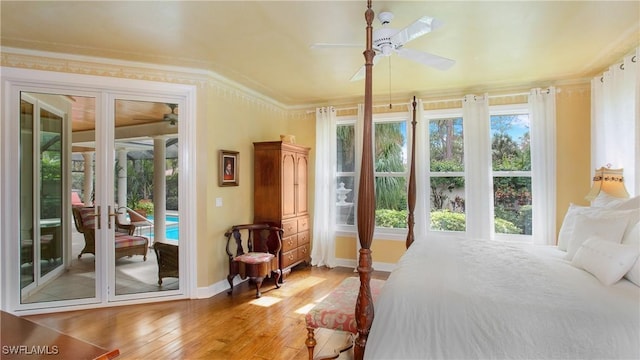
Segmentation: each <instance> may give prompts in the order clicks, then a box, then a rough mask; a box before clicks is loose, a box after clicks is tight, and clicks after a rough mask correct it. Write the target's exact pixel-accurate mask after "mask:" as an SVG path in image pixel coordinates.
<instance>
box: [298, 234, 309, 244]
mask: <svg viewBox="0 0 640 360" xmlns="http://www.w3.org/2000/svg"><path fill="white" fill-rule="evenodd" d="M309 238H310V237H309V231H302V232H299V233H298V245H303V244H308V243H309V242H310V241H309Z"/></svg>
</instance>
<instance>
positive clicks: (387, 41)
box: [312, 11, 455, 81]
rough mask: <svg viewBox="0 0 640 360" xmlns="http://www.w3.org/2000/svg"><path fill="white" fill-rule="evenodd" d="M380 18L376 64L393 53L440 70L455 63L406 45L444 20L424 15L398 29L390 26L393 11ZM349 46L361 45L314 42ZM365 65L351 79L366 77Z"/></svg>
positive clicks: (315, 46) (333, 45) (374, 61)
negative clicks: (380, 25)
mask: <svg viewBox="0 0 640 360" xmlns="http://www.w3.org/2000/svg"><path fill="white" fill-rule="evenodd" d="M378 20H380V23H381V24H382V27H381V28H379V29H376V30H375V31H374V32H373V44H372V45H373V50H374V51H375V53H376V54H375V57H374V58H373V64H374V65H375V64H376V62H377V61H379V60H380V58H382V57H383V56H384V57H388V56H391V55H393V54H398V56H400V57H403V58H406V59H409V60H413V61H415V62H418V63H421V64H424V65H427V66H431V67H434V68H436V69H439V70H447V69H449V68H450V67H452V66H453V65H454V64H455V61H454V60H451V59H447V58H445V57H442V56H438V55H434V54H431V53H427V52H422V51H418V50H413V49H407V48H405V47H404V45H405V44H406V43H408V42H409V41H411V40H414V39H416V38H418V37H420V36H422V35H425V34H427V33H429V32H431V31H432V30H435V29H437V28H439V27H440V26H442V22H441V21H439V20H437V19H434V18H432V17H430V16H423V17H421V18H419V19H418V20H416V21H414V22H413V23H412V24H410V25H409V26H407V27H405V28H403V29H401V30H396V29H393V28H390V27H388V26H389V24H390V23H391V20H393V14H392V13H391V12H386V11H385V12H381V13H380V14H378ZM347 46H361V45H351V44H314V45H312V47H314V48H317V47H347ZM364 74H365V67H364V66H362V67H361V68H360V69H359V70H358V72H356V73H355V74H354V75H353V76H352V77H351V81H357V80H361V79H363V78H364Z"/></svg>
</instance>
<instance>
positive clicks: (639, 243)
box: [622, 223, 640, 286]
mask: <svg viewBox="0 0 640 360" xmlns="http://www.w3.org/2000/svg"><path fill="white" fill-rule="evenodd" d="M622 244H623V245H627V246H632V247H634V248H635V249H636V250H637V251H638V252H640V223H636V224H635V225H633V226H632V227H631V229H628V230H627V232H626V233H625V234H624V236H623V237H622ZM624 277H625V278H627V279H628V280H629V281H631V282H632V283H634V284H636V285H638V286H640V259H638V260H636V263H635V264H634V265H633V266H632V267H631V270H629V271H628V272H627V274H626V275H625V276H624Z"/></svg>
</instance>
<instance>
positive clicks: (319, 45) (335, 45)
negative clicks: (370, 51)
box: [309, 43, 362, 49]
mask: <svg viewBox="0 0 640 360" xmlns="http://www.w3.org/2000/svg"><path fill="white" fill-rule="evenodd" d="M357 47H362V44H348V43H314V44H311V45H309V48H310V49H334V48H357Z"/></svg>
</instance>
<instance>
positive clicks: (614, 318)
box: [354, 0, 640, 360]
mask: <svg viewBox="0 0 640 360" xmlns="http://www.w3.org/2000/svg"><path fill="white" fill-rule="evenodd" d="M373 18H374V13H373V10H372V9H371V0H368V1H367V10H366V12H365V20H366V24H367V26H366V50H365V51H364V57H365V94H364V130H363V136H364V137H363V149H362V165H361V172H360V180H359V181H360V182H359V189H360V191H359V194H358V205H357V229H358V238H359V241H360V247H361V248H360V250H359V258H358V268H357V270H358V273H359V279H360V286H359V292H358V297H357V301H356V306H355V318H356V323H357V331H358V335H357V337H356V340H355V343H354V356H355V358H356V359H358V360H359V359H363V358H364V357H366V358H372V359H373V358H379V359H391V358H396V359H425V358H452V359H453V358H455V359H462V358H513V359H515V358H523V359H525V358H526V359H531V358H640V330H639V328H640V306H638V304H640V287H639V286H640V283H635V284H634V282H632V281H629V280H627V279H622V280H620V281H617V282H616V283H615V284H613V285H611V286H606V285H603V284H602V283H601V281H599V280H601V278H600V275H601V274H600V273H598V271H602V270H601V268H602V263H597V261H604V260H603V259H604V258H603V257H601V256H600V255H602V253H598V254H595V255H594V254H592V255H589V256H591V257H592V260H593V259H594V258H595V259H596V260H597V261H596V263H595V267H596V268H598V267H599V268H600V270H598V269H596V270H594V269H593V268H591V267H590V266H591V265H589V261H587V260H586V259H587V258H588V257H589V256H588V255H584V256H581V259H582V260H581V261H582V262H578V261H577V260H575V259H574V260H571V259H567V257H566V256H567V255H566V253H565V252H563V251H561V250H558V249H557V248H556V247H549V246H544V247H543V246H537V247H536V246H533V245H527V244H522V243H517V242H497V241H489V240H486V239H466V238H464V237H463V236H464V235H462V236H460V237H441V238H439V239H435V238H434V239H431V238H430V239H414V234H413V227H414V207H415V202H416V184H415V153H416V151H415V146H416V144H415V138H416V136H415V128H416V102H415V98H414V101H413V120H412V128H413V134H414V136H412V142H411V150H410V152H411V164H410V172H409V174H410V176H409V185H408V212H409V215H408V219H407V225H408V234H407V239H406V247H407V252H406V253H405V254H404V255H403V257H402V258H401V259H400V261H399V262H398V264H397V267H396V269H394V270H393V272H392V273H391V275H390V276H389V279H388V280H387V281H386V284H385V285H384V286H383V288H382V290H381V292H380V295H379V297H377V299H376V318H375V322H374V306H373V300H372V295H371V284H370V282H371V272H372V271H373V268H372V254H371V243H372V238H373V231H374V227H375V189H374V173H373V156H372V153H373V152H372V139H371V134H372V107H373V104H372V66H373V57H374V51H373V50H372V26H371V23H372V20H373ZM632 200H634V199H632ZM630 208H631V210H619V211H623V212H624V211H627V213H624V214H626V215H625V216H628V222H627V225H626V230H625V228H624V227H623V228H622V231H621V232H620V234H621V236H622V238H621V239H618V240H617V243H618V244H620V243H621V242H622V245H621V246H627V245H629V244H631V245H634V246H635V248H634V246H627V247H626V248H625V251H627V252H632V253H633V252H634V251H635V258H633V262H635V259H636V258H637V256H638V247H639V246H640V244H638V243H639V242H640V241H637V242H635V243H634V241H635V238H640V236H639V234H638V233H639V232H640V230H638V227H639V226H640V225H638V221H637V219H638V217H639V215H638V211H640V209H638V206H637V205H630ZM607 211H608V210H607ZM612 211H613V210H612ZM615 211H618V210H615ZM633 211H635V213H633ZM621 214H622V213H618V214H617V216H618V217H619V216H622V215H621ZM418 221H425V219H419V220H418ZM634 224H635V225H634ZM622 234H624V236H623V235H622ZM576 236H577V235H576ZM625 239H626V240H625ZM596 240H598V239H596ZM572 241H573V240H572ZM581 241H584V239H581ZM588 241H590V240H587V241H585V243H586V242H588ZM625 241H626V243H625ZM605 242H606V241H605ZM615 242H616V241H615V240H613V241H612V242H610V244H614V245H615ZM625 244H626V245H625ZM605 245H607V246H609V245H608V244H605ZM585 249H586V248H585ZM630 249H631V250H630ZM586 251H587V250H585V251H584V253H585V254H586ZM616 251H617V250H616ZM605 252H606V251H605ZM605 255H610V254H605ZM598 256H600V257H598ZM633 262H632V263H631V264H632V265H633ZM639 262H640V261H639ZM611 266H612V267H614V266H617V265H615V264H614V265H611ZM635 267H636V268H640V266H638V265H637V264H636V265H635ZM633 269H634V268H632V269H631V270H629V273H630V272H631V271H632V270H633ZM638 272H640V270H638ZM627 277H628V276H627ZM618 279H619V278H618ZM629 279H631V278H629ZM365 350H366V352H365ZM365 355H366V356H365Z"/></svg>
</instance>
